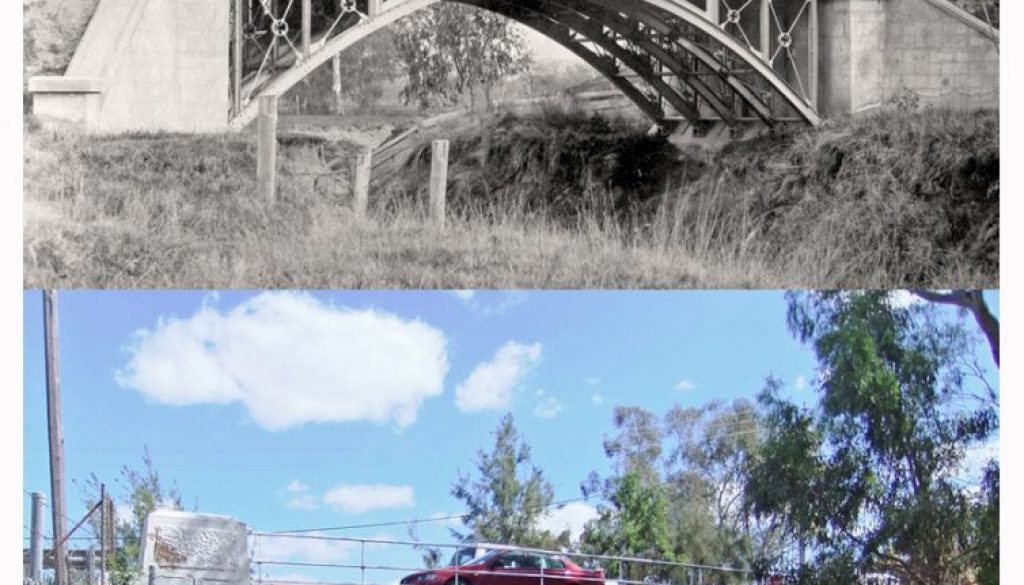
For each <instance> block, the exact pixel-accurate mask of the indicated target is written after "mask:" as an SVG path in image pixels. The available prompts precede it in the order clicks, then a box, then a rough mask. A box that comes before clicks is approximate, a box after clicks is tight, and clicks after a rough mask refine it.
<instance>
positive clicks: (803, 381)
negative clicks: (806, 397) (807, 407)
mask: <svg viewBox="0 0 1024 585" xmlns="http://www.w3.org/2000/svg"><path fill="white" fill-rule="evenodd" d="M793 387H794V388H796V389H797V390H799V391H803V390H805V389H806V388H807V378H805V377H804V376H803V375H800V376H797V377H796V380H795V381H794V382H793Z"/></svg>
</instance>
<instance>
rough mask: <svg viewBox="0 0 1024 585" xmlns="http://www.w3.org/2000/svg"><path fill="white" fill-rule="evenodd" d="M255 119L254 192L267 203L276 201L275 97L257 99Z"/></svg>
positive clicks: (266, 96)
mask: <svg viewBox="0 0 1024 585" xmlns="http://www.w3.org/2000/svg"><path fill="white" fill-rule="evenodd" d="M259 105H260V113H259V118H258V119H257V138H256V140H257V144H256V192H257V194H258V195H259V196H260V197H262V198H263V199H264V200H266V201H267V202H268V203H274V201H275V200H276V199H277V96H276V95H261V96H260V97H259Z"/></svg>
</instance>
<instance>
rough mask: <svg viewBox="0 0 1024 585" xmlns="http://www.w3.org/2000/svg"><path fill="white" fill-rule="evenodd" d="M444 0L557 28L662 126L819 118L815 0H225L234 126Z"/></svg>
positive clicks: (551, 32)
mask: <svg viewBox="0 0 1024 585" xmlns="http://www.w3.org/2000/svg"><path fill="white" fill-rule="evenodd" d="M440 1H456V2H460V3H464V4H468V5H472V6H476V7H479V8H483V9H486V10H491V11H493V12H496V13H499V14H502V15H504V16H506V17H508V18H511V19H514V20H516V21H518V22H520V23H522V24H524V25H526V26H528V27H531V28H533V29H535V30H537V31H539V32H540V33H541V34H544V35H545V36H547V37H549V38H551V39H553V40H555V41H556V42H558V43H560V44H561V45H562V46H564V47H566V48H567V49H569V50H570V51H572V52H573V53H574V54H575V55H577V56H579V57H580V58H581V59H582V60H583V61H585V62H586V63H588V64H589V65H590V66H591V67H593V68H594V69H595V70H597V71H598V72H600V73H601V74H603V75H604V76H606V77H607V78H608V79H609V80H611V82H612V83H613V84H614V85H615V86H616V87H617V88H618V89H619V90H621V91H622V92H623V93H624V94H625V95H626V96H627V97H628V98H629V99H630V100H632V101H633V102H634V103H636V104H637V106H638V107H639V108H640V110H641V111H643V112H644V114H646V115H647V116H648V117H650V118H651V119H652V120H653V121H654V122H656V123H657V124H659V125H661V126H662V127H663V128H665V129H666V130H668V129H671V128H674V127H676V126H678V125H679V124H681V123H688V124H694V125H702V124H709V123H715V122H718V123H724V124H726V125H728V126H731V127H736V126H738V125H740V124H745V123H749V122H755V121H756V122H759V123H762V124H765V125H767V126H774V125H776V124H778V123H784V122H798V123H806V124H817V123H818V122H819V121H820V119H819V117H818V115H817V112H816V110H815V107H814V102H815V100H814V96H815V95H816V93H817V90H816V87H817V57H816V51H817V42H816V35H817V32H816V21H817V0H706V4H705V5H704V6H698V5H697V4H695V2H698V1H700V0H233V2H234V12H233V17H234V19H233V38H232V84H231V86H232V97H233V100H232V103H233V108H232V112H231V125H232V127H234V128H241V127H243V126H245V125H246V124H247V123H248V122H250V121H251V120H252V119H253V117H254V115H255V104H254V102H253V98H254V97H255V96H258V95H261V94H270V95H280V94H282V93H284V92H285V91H287V90H288V89H289V88H290V87H292V86H294V85H295V84H296V83H298V82H299V81H301V80H302V79H303V78H304V77H306V76H307V75H309V74H310V73H312V71H313V70H314V69H316V68H317V67H319V66H320V65H322V64H323V63H325V62H326V61H327V60H328V59H330V58H331V57H333V56H334V55H336V54H338V53H340V52H341V51H343V50H344V49H345V48H347V47H348V46H351V45H352V44H353V43H355V42H356V41H358V40H360V39H362V38H365V37H366V36H368V35H370V34H372V33H373V32H375V31H377V30H380V29H382V28H384V27H386V26H387V25H389V24H390V23H392V22H394V21H395V20H398V19H399V18H402V17H404V16H406V15H409V14H411V13H413V12H415V11H416V10H421V9H423V8H426V7H428V6H430V5H432V4H435V3H437V2H440ZM727 2H729V3H727ZM730 3H736V4H737V6H736V7H735V8H733V7H731V6H730ZM752 6H756V7H757V10H756V11H755V10H752V9H751V7H752ZM721 8H724V10H720V9H721ZM752 14H756V16H757V18H756V19H755V18H751V17H750V15H752ZM773 35H774V36H773ZM752 37H753V38H758V39H760V44H759V45H758V46H756V47H755V46H754V45H753V44H752V43H751V41H750V39H751V38H752ZM801 48H804V49H806V50H801Z"/></svg>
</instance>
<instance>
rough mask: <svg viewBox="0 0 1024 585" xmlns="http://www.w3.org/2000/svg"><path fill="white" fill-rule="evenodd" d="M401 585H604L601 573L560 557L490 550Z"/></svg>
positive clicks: (556, 555)
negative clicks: (467, 560) (462, 562)
mask: <svg viewBox="0 0 1024 585" xmlns="http://www.w3.org/2000/svg"><path fill="white" fill-rule="evenodd" d="M401 583H402V585H541V584H542V583H543V584H544V585H604V569H594V570H590V569H584V568H583V567H581V566H579V565H577V564H576V563H574V562H572V561H571V560H569V559H568V558H566V557H565V556H563V555H558V554H551V553H541V552H528V551H519V550H492V551H490V552H488V553H487V554H484V555H483V556H480V557H478V558H476V559H473V560H471V561H469V562H467V563H465V564H463V565H459V566H458V567H454V566H453V567H439V568H437V569H431V570H429V571H421V572H419V573H413V574H412V575H409V576H407V577H405V578H403V579H402V582H401Z"/></svg>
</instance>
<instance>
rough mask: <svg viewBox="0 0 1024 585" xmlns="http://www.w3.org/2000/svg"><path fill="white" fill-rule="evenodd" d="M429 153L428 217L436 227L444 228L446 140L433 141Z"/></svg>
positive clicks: (446, 174)
mask: <svg viewBox="0 0 1024 585" xmlns="http://www.w3.org/2000/svg"><path fill="white" fill-rule="evenodd" d="M430 153H431V158H430V218H431V220H432V221H433V222H434V224H435V225H436V226H437V227H439V228H441V229H444V199H445V191H446V190H447V188H448V141H447V140H435V141H433V142H432V143H431V148H430Z"/></svg>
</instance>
